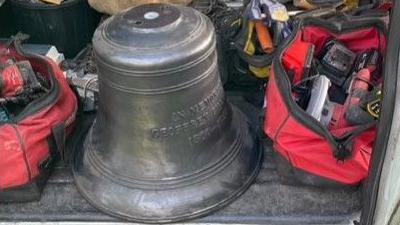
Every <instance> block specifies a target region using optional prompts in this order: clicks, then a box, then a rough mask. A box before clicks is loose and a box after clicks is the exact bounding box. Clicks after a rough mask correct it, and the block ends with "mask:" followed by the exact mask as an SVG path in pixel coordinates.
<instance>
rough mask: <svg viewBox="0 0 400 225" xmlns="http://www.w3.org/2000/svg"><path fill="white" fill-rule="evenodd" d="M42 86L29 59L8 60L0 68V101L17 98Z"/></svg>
mask: <svg viewBox="0 0 400 225" xmlns="http://www.w3.org/2000/svg"><path fill="white" fill-rule="evenodd" d="M41 88H42V85H41V83H40V82H39V80H38V79H37V77H36V74H35V72H34V71H33V69H32V66H31V64H30V63H29V61H19V62H13V61H12V60H9V61H8V62H7V63H6V64H5V65H3V66H2V68H1V69H0V102H6V101H8V100H10V99H18V98H19V97H21V96H22V95H24V93H25V94H27V95H28V94H32V93H33V92H35V91H37V90H40V89H41Z"/></svg>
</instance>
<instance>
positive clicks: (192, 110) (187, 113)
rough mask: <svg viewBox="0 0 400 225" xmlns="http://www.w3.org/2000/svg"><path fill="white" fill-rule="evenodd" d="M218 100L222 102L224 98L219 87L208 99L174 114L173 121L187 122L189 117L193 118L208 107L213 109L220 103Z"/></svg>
mask: <svg viewBox="0 0 400 225" xmlns="http://www.w3.org/2000/svg"><path fill="white" fill-rule="evenodd" d="M217 98H219V99H220V100H221V98H223V89H222V87H221V86H220V85H218V86H217V87H216V88H215V89H214V90H213V91H212V92H211V94H209V95H208V96H207V97H206V98H204V99H203V100H201V101H200V102H198V103H197V104H195V105H193V106H191V107H189V108H187V109H183V110H179V111H176V112H173V113H172V120H173V121H180V120H185V119H186V118H188V117H193V116H194V115H196V114H198V113H200V112H203V111H206V110H207V109H208V107H210V106H211V107H212V106H213V105H215V103H216V102H217V101H218V100H217Z"/></svg>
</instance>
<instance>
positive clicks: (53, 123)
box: [0, 41, 77, 202]
mask: <svg viewBox="0 0 400 225" xmlns="http://www.w3.org/2000/svg"><path fill="white" fill-rule="evenodd" d="M0 52H1V53H0V62H1V63H3V64H4V63H6V62H7V61H8V60H10V59H12V60H13V61H16V62H21V61H25V60H28V61H29V63H30V65H31V66H32V68H33V71H34V72H36V73H40V75H41V76H43V79H46V80H47V81H48V83H49V84H50V86H49V90H48V92H46V93H45V94H44V95H42V96H41V97H39V98H37V99H35V100H33V101H32V102H30V103H28V104H27V105H26V107H24V108H23V109H22V111H21V112H20V113H19V114H18V115H16V116H15V117H14V118H13V119H12V121H11V122H3V123H0V202H12V201H30V200H36V199H38V198H39V197H40V193H41V191H42V189H43V186H44V184H45V182H46V180H47V178H48V175H49V172H50V169H51V166H52V164H53V162H54V160H55V158H56V157H59V156H60V155H61V157H64V156H65V154H66V153H65V152H64V144H65V143H64V140H65V136H66V135H68V134H69V133H70V132H71V130H72V129H73V124H74V121H75V114H76V111H77V99H76V97H75V95H74V93H73V92H72V90H71V89H70V88H69V86H68V83H67V81H66V79H65V78H64V75H63V72H62V70H61V69H60V68H59V67H58V66H57V65H56V64H55V63H54V62H53V61H51V60H50V59H48V58H46V57H44V56H41V55H36V54H30V53H26V52H24V51H23V50H22V49H21V47H20V44H19V41H14V42H13V43H12V44H10V43H8V44H0ZM14 84H15V85H16V87H17V86H18V85H17V84H16V83H14ZM9 87H10V86H9ZM3 91H4V89H3ZM5 91H7V90H5ZM8 91H9V92H12V90H8Z"/></svg>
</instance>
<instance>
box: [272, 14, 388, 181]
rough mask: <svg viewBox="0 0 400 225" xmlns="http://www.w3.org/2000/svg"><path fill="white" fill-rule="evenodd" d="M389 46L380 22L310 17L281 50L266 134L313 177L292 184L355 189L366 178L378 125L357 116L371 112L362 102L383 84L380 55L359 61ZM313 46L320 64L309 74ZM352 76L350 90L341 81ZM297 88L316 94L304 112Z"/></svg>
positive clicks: (293, 164) (295, 165) (289, 159)
mask: <svg viewBox="0 0 400 225" xmlns="http://www.w3.org/2000/svg"><path fill="white" fill-rule="evenodd" d="M385 44H386V29H385V24H384V22H383V21H382V20H380V19H375V18H368V19H365V18H364V19H355V20H350V21H335V22H329V21H327V20H321V19H315V18H306V19H304V20H302V21H301V22H300V23H299V24H297V26H296V27H295V29H294V31H293V34H292V35H291V36H290V38H288V40H286V41H285V42H284V44H283V46H282V47H281V48H280V49H279V52H278V53H277V56H278V57H276V58H275V60H274V63H273V66H272V70H271V76H270V79H269V82H268V87H267V90H266V94H265V99H266V104H267V107H266V111H265V122H264V131H265V133H266V134H267V135H268V136H269V137H270V138H271V139H272V141H273V146H274V149H275V150H276V152H277V153H278V155H280V156H281V157H283V158H284V159H285V160H283V162H285V163H287V164H288V165H290V168H291V170H292V171H298V170H299V171H303V172H307V173H308V174H310V176H311V177H315V179H314V178H312V179H311V178H310V179H308V178H304V177H296V173H293V177H291V178H292V179H295V180H297V181H298V182H300V183H303V184H318V185H324V184H326V183H332V182H334V183H337V184H342V185H355V184H358V183H360V182H362V181H363V180H364V179H365V178H366V177H367V175H368V169H369V159H370V157H371V153H372V149H373V143H374V139H375V134H376V121H375V120H374V121H372V122H367V123H360V121H353V119H358V117H357V116H355V115H356V114H357V113H358V112H360V111H365V109H364V108H363V107H362V106H363V99H365V98H366V96H367V95H369V93H370V92H371V91H372V90H373V89H375V88H376V87H378V86H379V82H381V81H378V82H377V83H374V82H373V78H372V77H373V75H372V74H373V73H375V70H374V68H378V67H379V64H381V63H382V58H381V57H380V58H381V59H380V60H378V63H377V64H376V63H375V62H376V61H375V60H364V61H365V62H367V63H358V62H361V61H363V60H358V59H365V58H371V59H373V58H377V57H375V56H373V55H376V54H372V52H373V51H377V52H379V55H383V54H384V53H385V48H386V46H385ZM312 45H314V53H313V56H314V57H313V58H314V59H313V61H314V63H313V64H312V66H311V70H310V71H311V73H309V74H308V73H307V72H306V73H304V68H305V67H308V66H307V64H308V61H309V56H307V51H308V49H309V48H310V46H312ZM365 52H371V54H366V55H370V56H371V57H366V56H365V55H364V56H363V55H362V54H363V53H365ZM374 61H375V62H374ZM361 65H362V66H361ZM374 65H375V66H374ZM354 68H357V69H354ZM360 68H362V69H360ZM357 70H359V71H357ZM306 71H307V70H306ZM377 73H379V72H377ZM324 77H326V78H328V79H329V82H331V85H330V86H329V82H328V81H327V80H326V79H324ZM349 77H351V78H352V80H353V81H352V82H350V83H351V84H349V87H350V88H349V93H346V91H345V90H344V89H343V86H345V85H343V84H345V83H347V79H349ZM377 77H379V75H377ZM377 80H382V79H377ZM305 81H307V82H308V83H307V82H305ZM299 83H302V84H304V83H306V84H307V85H308V87H309V89H311V91H310V92H311V94H310V97H309V100H308V104H307V106H306V107H305V108H304V106H303V105H300V104H298V103H299V101H298V98H299V93H298V92H296V91H295V88H294V86H296V85H298V84H299ZM339 84H340V85H342V87H340V86H339ZM313 89H314V90H313ZM327 89H328V91H327ZM331 90H336V91H337V92H338V93H339V92H342V94H343V96H344V99H345V100H344V104H342V103H340V102H337V101H336V100H335V98H333V97H334V96H332V94H334V93H335V92H332V91H331ZM313 94H314V95H313ZM322 103H323V104H322ZM321 105H323V107H322V109H321ZM360 106H361V107H360ZM353 107H358V108H359V109H362V110H359V111H357V110H355V109H356V108H354V109H352V108H353ZM354 112H356V114H354ZM333 114H335V115H333ZM351 114H353V115H351ZM332 118H333V119H332ZM351 118H353V119H351ZM332 120H333V121H332ZM278 172H279V171H278ZM281 172H284V171H281ZM325 181H326V182H325ZM328 181H329V182H328Z"/></svg>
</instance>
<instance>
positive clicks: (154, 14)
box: [143, 11, 160, 20]
mask: <svg viewBox="0 0 400 225" xmlns="http://www.w3.org/2000/svg"><path fill="white" fill-rule="evenodd" d="M159 16H160V14H158V12H155V11H150V12H147V13H145V14H144V16H143V17H144V18H145V19H146V20H154V19H157V18H158V17H159Z"/></svg>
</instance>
